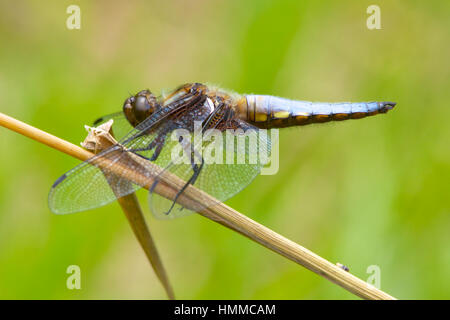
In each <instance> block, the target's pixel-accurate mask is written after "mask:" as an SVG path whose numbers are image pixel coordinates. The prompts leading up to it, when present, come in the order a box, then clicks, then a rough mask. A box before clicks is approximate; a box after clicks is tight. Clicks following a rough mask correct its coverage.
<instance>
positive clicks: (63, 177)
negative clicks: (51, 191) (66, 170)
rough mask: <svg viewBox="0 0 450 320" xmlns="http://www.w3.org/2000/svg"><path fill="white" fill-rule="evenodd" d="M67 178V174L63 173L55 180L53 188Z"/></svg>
mask: <svg viewBox="0 0 450 320" xmlns="http://www.w3.org/2000/svg"><path fill="white" fill-rule="evenodd" d="M65 178H67V176H66V174H63V175H62V176H61V177H59V178H58V180H56V181H55V183H54V184H53V186H52V188H56V186H57V185H58V184H60V183H61V182H62V181H63V180H64V179H65Z"/></svg>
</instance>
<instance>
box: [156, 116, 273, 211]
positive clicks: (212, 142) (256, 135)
mask: <svg viewBox="0 0 450 320" xmlns="http://www.w3.org/2000/svg"><path fill="white" fill-rule="evenodd" d="M232 127H233V128H235V129H238V130H239V129H240V130H239V131H234V132H230V131H227V132H226V131H224V129H227V128H221V131H219V132H217V131H214V132H210V133H208V132H206V133H205V134H204V136H203V141H202V142H201V143H197V144H196V145H194V146H193V147H194V150H197V151H198V150H202V152H201V155H202V158H203V161H199V159H200V158H199V157H200V154H199V153H198V152H197V154H196V155H195V156H194V158H195V159H197V162H198V163H197V165H198V166H201V163H202V162H203V165H202V168H201V169H200V173H199V174H198V176H197V177H196V179H195V181H194V183H193V186H195V187H196V188H198V189H200V190H202V191H203V192H205V193H206V194H208V195H210V196H212V197H213V198H215V199H216V201H220V202H223V201H226V200H227V199H229V198H231V197H232V196H234V195H235V194H237V193H239V192H240V191H241V190H242V189H244V188H245V187H246V186H247V185H248V184H249V183H250V182H251V181H252V180H253V179H254V178H255V177H256V176H257V175H258V174H259V173H260V171H261V168H262V167H263V166H264V165H265V164H266V163H267V160H268V159H269V158H270V150H271V142H270V138H269V135H268V134H267V131H265V130H258V129H257V128H256V127H253V126H251V125H250V124H248V123H246V122H243V121H240V120H234V124H233V126H232ZM173 147H177V146H173ZM178 149H179V150H181V149H189V148H184V147H178ZM166 152H167V151H166ZM180 152H181V151H180ZM187 153H188V152H185V153H184V157H183V160H184V161H183V162H182V163H179V162H180V161H179V159H177V161H174V160H173V159H172V160H171V161H168V163H169V164H168V165H167V166H166V167H165V169H164V172H169V173H170V174H174V175H176V176H177V177H178V178H180V179H182V180H184V181H189V180H190V179H192V177H193V176H194V175H195V173H196V170H195V169H194V166H193V165H192V163H191V162H192V161H191V159H190V158H191V157H189V156H188V155H187ZM165 156H166V157H167V156H168V154H166V155H165ZM197 170H198V168H197ZM160 180H162V178H161V177H159V176H158V177H156V181H160ZM178 191H179V192H180V191H181V189H179V190H178ZM184 194H186V190H185V191H183V192H182V193H181V195H184ZM200 200H201V201H200V202H196V203H195V204H194V205H193V206H191V207H190V208H183V207H182V206H181V205H179V204H174V202H173V201H172V200H168V199H166V198H164V197H161V196H160V195H158V194H156V193H155V192H150V193H149V206H150V209H151V211H152V213H153V214H154V215H155V216H156V217H157V218H159V219H171V218H175V217H180V216H185V215H187V214H190V213H192V212H195V211H197V212H198V211H201V210H202V209H204V208H206V207H210V206H213V205H215V204H217V202H216V201H211V198H210V197H208V196H206V195H205V194H201V196H200Z"/></svg>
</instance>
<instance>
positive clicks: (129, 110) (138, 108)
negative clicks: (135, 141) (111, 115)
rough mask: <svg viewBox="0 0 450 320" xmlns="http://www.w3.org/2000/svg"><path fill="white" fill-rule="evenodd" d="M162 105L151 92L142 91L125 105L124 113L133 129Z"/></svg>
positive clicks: (130, 98)
mask: <svg viewBox="0 0 450 320" xmlns="http://www.w3.org/2000/svg"><path fill="white" fill-rule="evenodd" d="M159 108H160V105H159V103H158V101H157V99H156V97H155V95H153V94H152V93H151V92H150V90H142V91H140V92H138V93H137V94H136V95H135V96H131V97H129V98H128V99H127V100H125V102H124V104H123V113H124V114H125V116H126V117H127V120H128V122H130V124H131V125H132V126H133V127H136V126H137V125H138V124H139V123H141V122H142V121H144V120H145V119H147V118H148V117H149V116H151V115H152V114H153V113H154V112H155V111H157V110H158V109H159Z"/></svg>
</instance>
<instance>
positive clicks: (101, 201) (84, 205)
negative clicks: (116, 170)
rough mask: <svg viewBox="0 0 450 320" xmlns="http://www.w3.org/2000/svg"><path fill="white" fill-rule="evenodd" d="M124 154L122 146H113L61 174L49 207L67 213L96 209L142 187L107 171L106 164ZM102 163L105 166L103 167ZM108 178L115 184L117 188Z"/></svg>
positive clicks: (53, 190)
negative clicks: (111, 184) (112, 187)
mask: <svg viewBox="0 0 450 320" xmlns="http://www.w3.org/2000/svg"><path fill="white" fill-rule="evenodd" d="M124 156H125V153H124V151H123V149H122V148H120V147H116V146H114V147H112V148H109V149H107V150H106V151H104V152H102V153H100V154H98V155H96V156H94V157H92V158H90V159H88V160H86V161H84V162H83V163H81V164H79V165H78V166H76V167H75V168H73V169H72V170H70V171H68V172H67V173H65V174H64V175H62V176H61V177H60V178H59V179H58V180H56V182H55V183H54V184H53V186H52V188H51V190H50V193H49V198H48V203H49V207H50V210H51V211H53V212H54V213H57V214H67V213H74V212H79V211H84V210H89V209H94V208H97V207H100V206H103V205H106V204H108V203H110V202H112V201H114V200H116V199H117V198H118V197H121V196H125V195H127V194H130V193H132V192H134V191H135V190H137V189H139V186H136V185H133V184H132V183H130V182H129V181H128V180H124V179H120V178H119V177H117V176H114V175H113V174H112V173H111V172H109V170H108V167H109V166H108V165H106V163H109V162H110V163H111V164H112V163H117V162H119V161H120V160H121V159H122V158H123V157H124ZM103 166H105V169H100V167H103ZM109 181H110V182H112V183H113V184H114V186H115V188H114V191H113V190H112V189H111V187H110V184H109Z"/></svg>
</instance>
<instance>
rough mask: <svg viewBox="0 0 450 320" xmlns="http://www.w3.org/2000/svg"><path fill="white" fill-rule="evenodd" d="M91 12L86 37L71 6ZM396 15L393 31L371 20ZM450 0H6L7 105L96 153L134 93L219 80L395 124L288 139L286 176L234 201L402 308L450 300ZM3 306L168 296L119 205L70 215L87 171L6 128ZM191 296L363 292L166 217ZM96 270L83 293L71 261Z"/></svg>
mask: <svg viewBox="0 0 450 320" xmlns="http://www.w3.org/2000/svg"><path fill="white" fill-rule="evenodd" d="M70 4H77V5H79V6H80V8H81V30H68V29H67V28H66V19H67V17H68V14H67V13H66V8H67V6H69V5H70ZM371 4H377V5H379V6H380V8H381V26H382V29H381V30H368V29H367V27H366V19H367V18H368V14H367V13H366V9H367V7H368V6H369V5H371ZM449 12H450V2H448V1H444V0H442V1H410V0H408V1H406V0H405V1H360V0H358V1H357V0H355V1H339V2H337V1H320V2H319V1H308V2H302V1H277V0H270V1H239V0H238V1H234V0H233V1H231V0H227V1H225V0H224V1H206V0H202V1H164V2H163V1H159V2H154V3H152V2H144V1H127V2H125V1H123V2H120V3H119V2H117V3H113V2H110V1H95V2H94V1H58V3H54V2H53V3H50V2H49V3H47V4H45V3H44V2H42V1H29V2H27V1H14V2H12V1H1V2H0V111H1V112H4V113H6V114H8V115H11V116H13V117H16V118H18V119H20V120H23V121H25V122H27V123H30V124H32V125H34V126H36V127H38V128H41V129H43V130H46V131H48V132H50V133H52V134H55V135H57V136H59V137H62V138H64V139H66V140H68V141H71V142H73V143H76V144H78V143H79V142H80V141H82V140H83V139H84V137H85V130H84V128H83V125H84V124H89V123H91V121H92V120H93V119H95V118H96V117H98V116H100V115H103V114H108V113H111V112H115V111H119V110H120V108H121V106H122V103H123V101H124V99H125V98H126V97H128V95H129V93H135V92H137V91H139V90H141V89H145V88H150V89H151V90H153V91H155V92H157V91H159V90H161V89H164V88H172V87H175V86H177V85H179V84H181V83H185V82H193V81H197V82H209V83H214V84H218V85H220V86H223V87H225V88H229V89H232V90H235V91H237V92H241V93H259V94H272V95H277V96H283V97H289V98H297V99H303V100H313V101H349V100H350V101H370V100H392V101H396V102H398V106H397V108H396V109H395V110H394V111H392V112H390V113H389V114H387V115H382V116H377V117H371V118H366V119H362V120H358V121H347V122H343V123H338V124H325V125H315V126H310V127H302V128H294V129H286V130H284V131H283V132H280V170H279V172H278V174H277V175H274V176H260V177H258V178H257V179H256V180H255V181H254V182H253V183H252V184H251V185H250V186H249V187H247V188H246V189H245V190H244V191H242V192H241V193H240V194H239V195H237V196H236V197H234V198H233V199H231V200H230V201H228V202H227V204H229V205H230V206H232V207H233V208H235V209H237V210H239V211H240V212H242V213H244V214H246V215H248V216H249V217H251V218H252V219H255V220H257V221H258V222H260V223H263V224H264V225H266V226H268V227H270V228H272V229H274V230H275V231H277V232H279V233H281V234H282V235H284V236H286V237H288V238H289V239H292V240H294V241H296V242H298V243H300V244H302V245H304V246H306V247H307V248H309V249H311V250H313V251H314V252H316V253H318V254H319V255H321V256H323V257H325V258H327V259H328V260H330V261H332V262H341V263H343V264H345V265H347V266H349V267H350V271H351V272H352V273H353V274H355V275H356V276H358V277H360V278H362V279H367V278H368V277H369V276H370V274H368V273H367V272H366V271H367V268H368V266H370V265H377V266H379V267H380V270H381V289H383V290H385V291H386V292H388V293H390V294H392V295H394V296H396V297H398V298H404V299H405V298H409V299H419V298H438V299H439V298H440V299H442V298H450V250H449V242H450V233H449V228H450V200H449V195H448V193H449V192H448V189H449V187H448V186H449V181H450V148H449V145H450V144H449V137H450V126H449V119H450V108H449V101H450V93H449V92H450V90H449V85H450V82H449V79H450V68H449V56H450V46H449V38H450V37H449V32H450V20H449V19H448V17H449ZM0 154H1V156H0V298H21V299H31V298H39V299H49V298H52V299H53V298H56V299H85V298H87V299H91V298H99V299H102V298H106V299H110V298H120V299H132V298H136V299H164V298H165V294H164V291H163V289H162V287H161V285H160V284H159V283H158V281H157V279H156V277H155V275H154V273H153V271H152V269H151V268H150V266H149V264H148V262H147V261H146V258H145V256H144V254H143V252H142V250H141V249H140V247H139V245H138V243H137V241H136V240H135V238H134V235H133V233H132V232H131V229H130V227H129V225H128V223H127V221H126V219H125V218H124V215H123V213H122V212H121V210H120V208H119V206H118V204H117V203H114V204H111V205H108V206H106V207H104V208H101V209H97V210H93V211H92V212H84V213H78V214H74V215H67V216H56V215H54V214H52V213H50V211H49V210H48V208H47V194H48V191H49V188H50V186H51V185H52V183H53V182H54V180H56V178H58V177H59V176H60V175H61V174H62V173H63V172H65V171H67V170H68V169H70V168H71V167H73V166H75V165H76V164H77V163H78V161H77V160H75V159H72V158H70V157H69V156H66V155H64V154H62V153H60V152H57V151H55V150H52V149H50V148H48V147H45V146H43V145H41V144H39V143H36V142H33V141H31V140H30V139H27V138H25V137H23V136H20V135H18V134H15V133H12V132H10V131H8V130H6V129H3V128H0ZM139 196H140V198H141V199H142V201H143V204H144V207H145V210H146V216H147V217H148V219H149V224H150V227H151V230H152V232H153V235H154V237H155V239H156V241H157V245H158V247H159V249H160V251H161V254H162V257H163V261H164V263H165V266H166V267H167V269H168V272H169V276H170V279H171V282H172V284H173V286H174V289H175V292H176V295H177V297H178V298H186V299H221V298H228V299H241V298H245V299H353V298H355V297H354V296H353V295H351V294H350V293H348V292H346V291H345V290H343V289H341V288H340V287H338V286H336V285H334V284H332V283H331V282H329V281H327V280H325V279H323V278H321V277H319V276H317V275H316V274H314V273H312V272H310V271H308V270H306V269H304V268H302V267H300V266H299V265H296V264H295V263H293V262H290V261H288V260H286V259H284V258H282V257H281V256H279V255H277V254H275V253H273V252H271V251H269V250H267V249H265V248H263V247H261V246H259V245H257V244H255V243H253V242H251V241H249V240H248V239H246V238H244V237H242V236H240V235H238V234H236V233H234V232H231V231H229V230H228V229H226V228H224V227H222V226H220V225H217V224H215V223H212V222H210V221H208V220H206V219H204V218H202V217H200V216H196V215H193V216H189V217H185V218H181V219H177V220H172V221H159V220H155V219H154V218H153V217H152V215H151V213H150V212H149V211H148V208H147V206H146V202H145V197H146V194H145V192H144V191H141V192H140V194H139ZM72 264H75V265H79V266H80V268H81V286H82V289H81V290H68V289H67V288H66V279H67V277H68V274H66V268H67V267H68V266H69V265H72Z"/></svg>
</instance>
